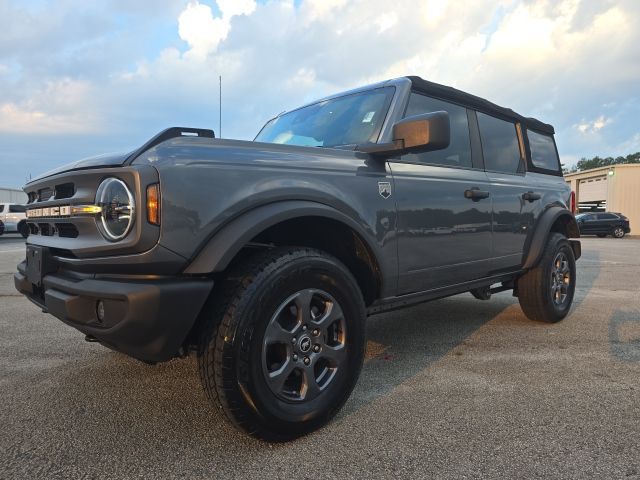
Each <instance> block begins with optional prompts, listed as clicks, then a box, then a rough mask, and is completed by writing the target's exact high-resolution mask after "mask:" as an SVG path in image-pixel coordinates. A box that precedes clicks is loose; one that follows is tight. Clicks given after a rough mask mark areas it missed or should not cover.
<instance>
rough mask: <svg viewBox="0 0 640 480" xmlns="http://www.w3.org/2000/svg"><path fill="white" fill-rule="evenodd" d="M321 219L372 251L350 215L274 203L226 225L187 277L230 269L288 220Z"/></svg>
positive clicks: (303, 203) (300, 202)
mask: <svg viewBox="0 0 640 480" xmlns="http://www.w3.org/2000/svg"><path fill="white" fill-rule="evenodd" d="M309 216H318V217H325V218H331V219H333V220H337V221H340V222H342V223H344V224H345V225H347V226H349V227H351V228H352V229H353V230H354V231H356V232H357V233H358V235H360V237H361V238H362V240H363V241H364V242H365V244H367V245H368V247H369V248H370V249H371V252H372V253H373V255H374V256H376V257H377V252H376V251H375V250H374V249H373V248H372V245H371V242H368V241H367V239H366V238H367V236H368V235H367V234H366V232H365V231H364V229H363V227H362V226H361V225H360V224H358V223H357V222H356V221H354V220H353V219H352V218H351V217H349V216H348V215H346V214H344V213H342V212H340V211H339V210H336V209H335V208H333V207H330V206H328V205H324V204H321V203H316V202H311V201H304V200H287V201H281V202H274V203H270V204H267V205H262V206H260V207H257V208H254V209H253V210H250V211H248V212H246V213H244V214H242V215H240V216H239V217H237V218H235V219H234V220H232V221H230V222H229V223H227V224H226V225H225V226H224V227H222V229H220V230H219V231H218V232H216V233H215V235H213V237H212V238H211V239H210V240H209V241H208V242H207V243H206V244H205V246H204V247H203V248H202V249H201V250H200V251H199V252H198V254H197V255H196V256H195V258H194V259H193V261H192V262H191V263H190V264H189V265H188V266H187V268H186V269H185V271H184V273H186V274H189V275H203V274H209V273H213V272H221V271H223V270H224V269H226V268H227V266H228V265H229V263H230V262H231V260H232V259H233V258H234V257H235V256H236V254H237V253H238V252H239V251H240V250H241V249H242V248H243V247H244V246H245V245H246V244H247V243H248V242H250V241H251V239H252V238H254V237H255V236H256V235H258V234H259V233H261V232H263V231H264V230H266V229H267V228H269V227H271V226H273V225H276V224H278V223H280V222H283V221H285V220H290V219H292V218H299V217H309Z"/></svg>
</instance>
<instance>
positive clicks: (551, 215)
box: [522, 206, 581, 269]
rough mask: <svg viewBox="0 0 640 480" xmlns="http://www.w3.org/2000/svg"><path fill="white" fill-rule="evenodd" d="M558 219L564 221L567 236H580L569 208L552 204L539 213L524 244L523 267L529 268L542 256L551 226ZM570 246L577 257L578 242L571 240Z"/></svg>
mask: <svg viewBox="0 0 640 480" xmlns="http://www.w3.org/2000/svg"><path fill="white" fill-rule="evenodd" d="M558 220H560V221H563V222H565V227H566V231H567V237H569V238H579V237H580V230H579V229H578V223H577V222H576V219H575V218H574V216H573V215H572V214H571V212H570V211H569V210H567V209H566V208H563V207H559V206H553V207H551V208H549V209H547V210H546V211H545V212H544V213H542V214H541V215H540V218H539V219H538V221H537V222H536V224H535V227H534V230H533V234H532V235H531V237H530V239H529V240H528V241H527V242H526V244H525V251H524V257H523V262H522V268H523V269H530V268H533V267H535V266H536V265H537V264H538V262H539V261H540V258H541V257H542V253H543V252H544V249H545V246H546V245H547V241H548V239H549V234H550V233H551V228H552V227H553V225H554V224H555V223H556V222H557V221H558ZM571 247H572V249H573V252H574V255H575V257H576V259H578V258H579V257H580V253H581V252H580V242H575V241H572V242H571Z"/></svg>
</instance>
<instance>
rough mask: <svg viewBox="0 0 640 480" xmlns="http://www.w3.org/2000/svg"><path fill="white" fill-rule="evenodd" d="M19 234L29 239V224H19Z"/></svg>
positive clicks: (23, 222)
mask: <svg viewBox="0 0 640 480" xmlns="http://www.w3.org/2000/svg"><path fill="white" fill-rule="evenodd" d="M18 233H19V234H20V235H22V238H27V237H28V236H29V225H27V222H25V221H24V220H22V221H21V222H19V223H18Z"/></svg>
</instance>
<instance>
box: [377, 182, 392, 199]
mask: <svg viewBox="0 0 640 480" xmlns="http://www.w3.org/2000/svg"><path fill="white" fill-rule="evenodd" d="M378 193H379V194H380V196H381V197H382V198H385V199H386V198H389V197H390V196H391V182H378Z"/></svg>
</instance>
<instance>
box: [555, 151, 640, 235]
mask: <svg viewBox="0 0 640 480" xmlns="http://www.w3.org/2000/svg"><path fill="white" fill-rule="evenodd" d="M564 178H565V180H566V181H567V183H568V184H569V185H570V186H571V190H573V191H574V192H576V203H577V205H578V210H579V211H580V212H616V213H622V214H623V215H625V216H626V217H627V218H628V219H629V222H630V224H631V235H640V164H628V165H611V166H609V167H600V168H593V169H591V170H584V171H582V172H575V173H568V174H566V175H565V176H564Z"/></svg>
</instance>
